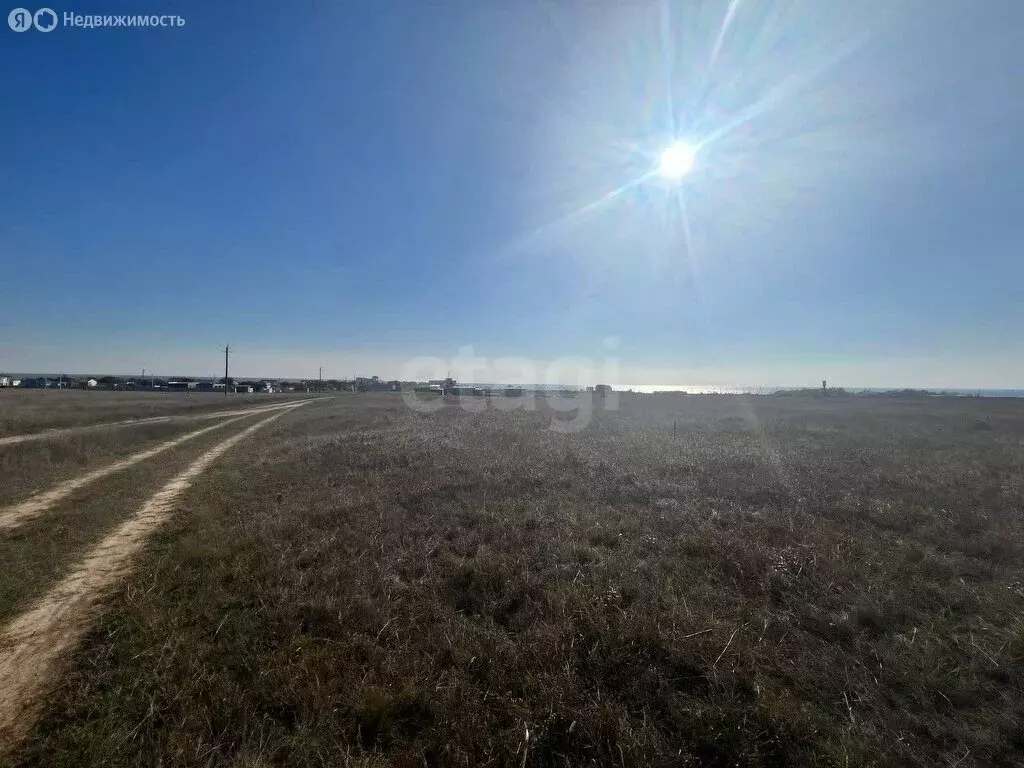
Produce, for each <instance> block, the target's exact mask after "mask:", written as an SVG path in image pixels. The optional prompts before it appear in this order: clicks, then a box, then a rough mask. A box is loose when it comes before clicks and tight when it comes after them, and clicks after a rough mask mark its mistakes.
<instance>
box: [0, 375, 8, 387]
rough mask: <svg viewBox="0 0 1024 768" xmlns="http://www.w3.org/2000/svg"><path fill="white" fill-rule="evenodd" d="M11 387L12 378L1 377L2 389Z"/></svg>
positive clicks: (0, 385) (0, 384)
mask: <svg viewBox="0 0 1024 768" xmlns="http://www.w3.org/2000/svg"><path fill="white" fill-rule="evenodd" d="M9 386H11V377H10V376H0V387H9Z"/></svg>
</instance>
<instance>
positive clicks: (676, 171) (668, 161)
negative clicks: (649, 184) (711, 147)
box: [658, 141, 697, 179]
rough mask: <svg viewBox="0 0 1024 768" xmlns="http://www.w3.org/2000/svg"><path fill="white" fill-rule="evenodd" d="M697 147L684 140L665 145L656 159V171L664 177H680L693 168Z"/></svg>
mask: <svg viewBox="0 0 1024 768" xmlns="http://www.w3.org/2000/svg"><path fill="white" fill-rule="evenodd" d="M696 159H697V149H696V148H695V147H692V146H690V145H689V144H687V143H686V142H685V141H677V142H675V143H674V144H672V145H671V146H669V147H666V148H665V149H664V150H663V151H662V153H661V157H660V158H659V159H658V173H659V174H660V175H661V176H662V177H664V178H666V179H681V178H683V176H685V175H686V174H688V173H689V172H690V171H692V170H693V163H694V160H696Z"/></svg>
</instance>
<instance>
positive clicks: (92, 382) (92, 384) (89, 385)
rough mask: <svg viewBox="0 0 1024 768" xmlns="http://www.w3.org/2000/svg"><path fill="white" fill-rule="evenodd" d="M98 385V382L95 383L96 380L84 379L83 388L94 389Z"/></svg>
mask: <svg viewBox="0 0 1024 768" xmlns="http://www.w3.org/2000/svg"><path fill="white" fill-rule="evenodd" d="M99 384H100V383H99V382H98V381H96V379H86V380H85V386H86V388H88V389H95V388H96V387H98V386H99Z"/></svg>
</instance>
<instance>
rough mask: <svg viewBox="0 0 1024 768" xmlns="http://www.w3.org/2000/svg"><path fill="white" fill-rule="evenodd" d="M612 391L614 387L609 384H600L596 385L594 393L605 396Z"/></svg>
mask: <svg viewBox="0 0 1024 768" xmlns="http://www.w3.org/2000/svg"><path fill="white" fill-rule="evenodd" d="M611 391H612V388H611V387H610V386H609V385H607V384H598V385H597V386H596V387H594V393H595V394H596V395H597V396H598V397H604V396H605V395H607V394H608V393H609V392H611Z"/></svg>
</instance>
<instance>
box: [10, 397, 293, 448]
mask: <svg viewBox="0 0 1024 768" xmlns="http://www.w3.org/2000/svg"><path fill="white" fill-rule="evenodd" d="M307 402H310V401H309V400H298V401H296V400H289V401H288V402H285V403H274V404H272V405H261V406H257V407H255V408H236V409H233V410H229V411H213V412H210V413H197V414H182V415H174V416H153V417H150V418H145V419H128V420H126V421H109V422H105V423H103V424H90V425H88V426H86V427H64V428H62V429H46V430H43V431H42V432H29V433H28V434H24V435H8V436H7V437H0V446H5V445H16V444H17V443H26V442H30V441H32V440H52V439H53V438H55V437H63V436H65V435H78V434H82V433H85V432H95V431H97V430H101V429H115V428H117V427H137V426H139V425H141V424H160V423H163V422H170V421H205V420H207V419H222V418H226V417H228V416H239V415H250V414H254V413H269V412H271V411H275V410H277V409H279V408H288V407H290V406H294V405H301V404H302V403H307Z"/></svg>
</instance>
